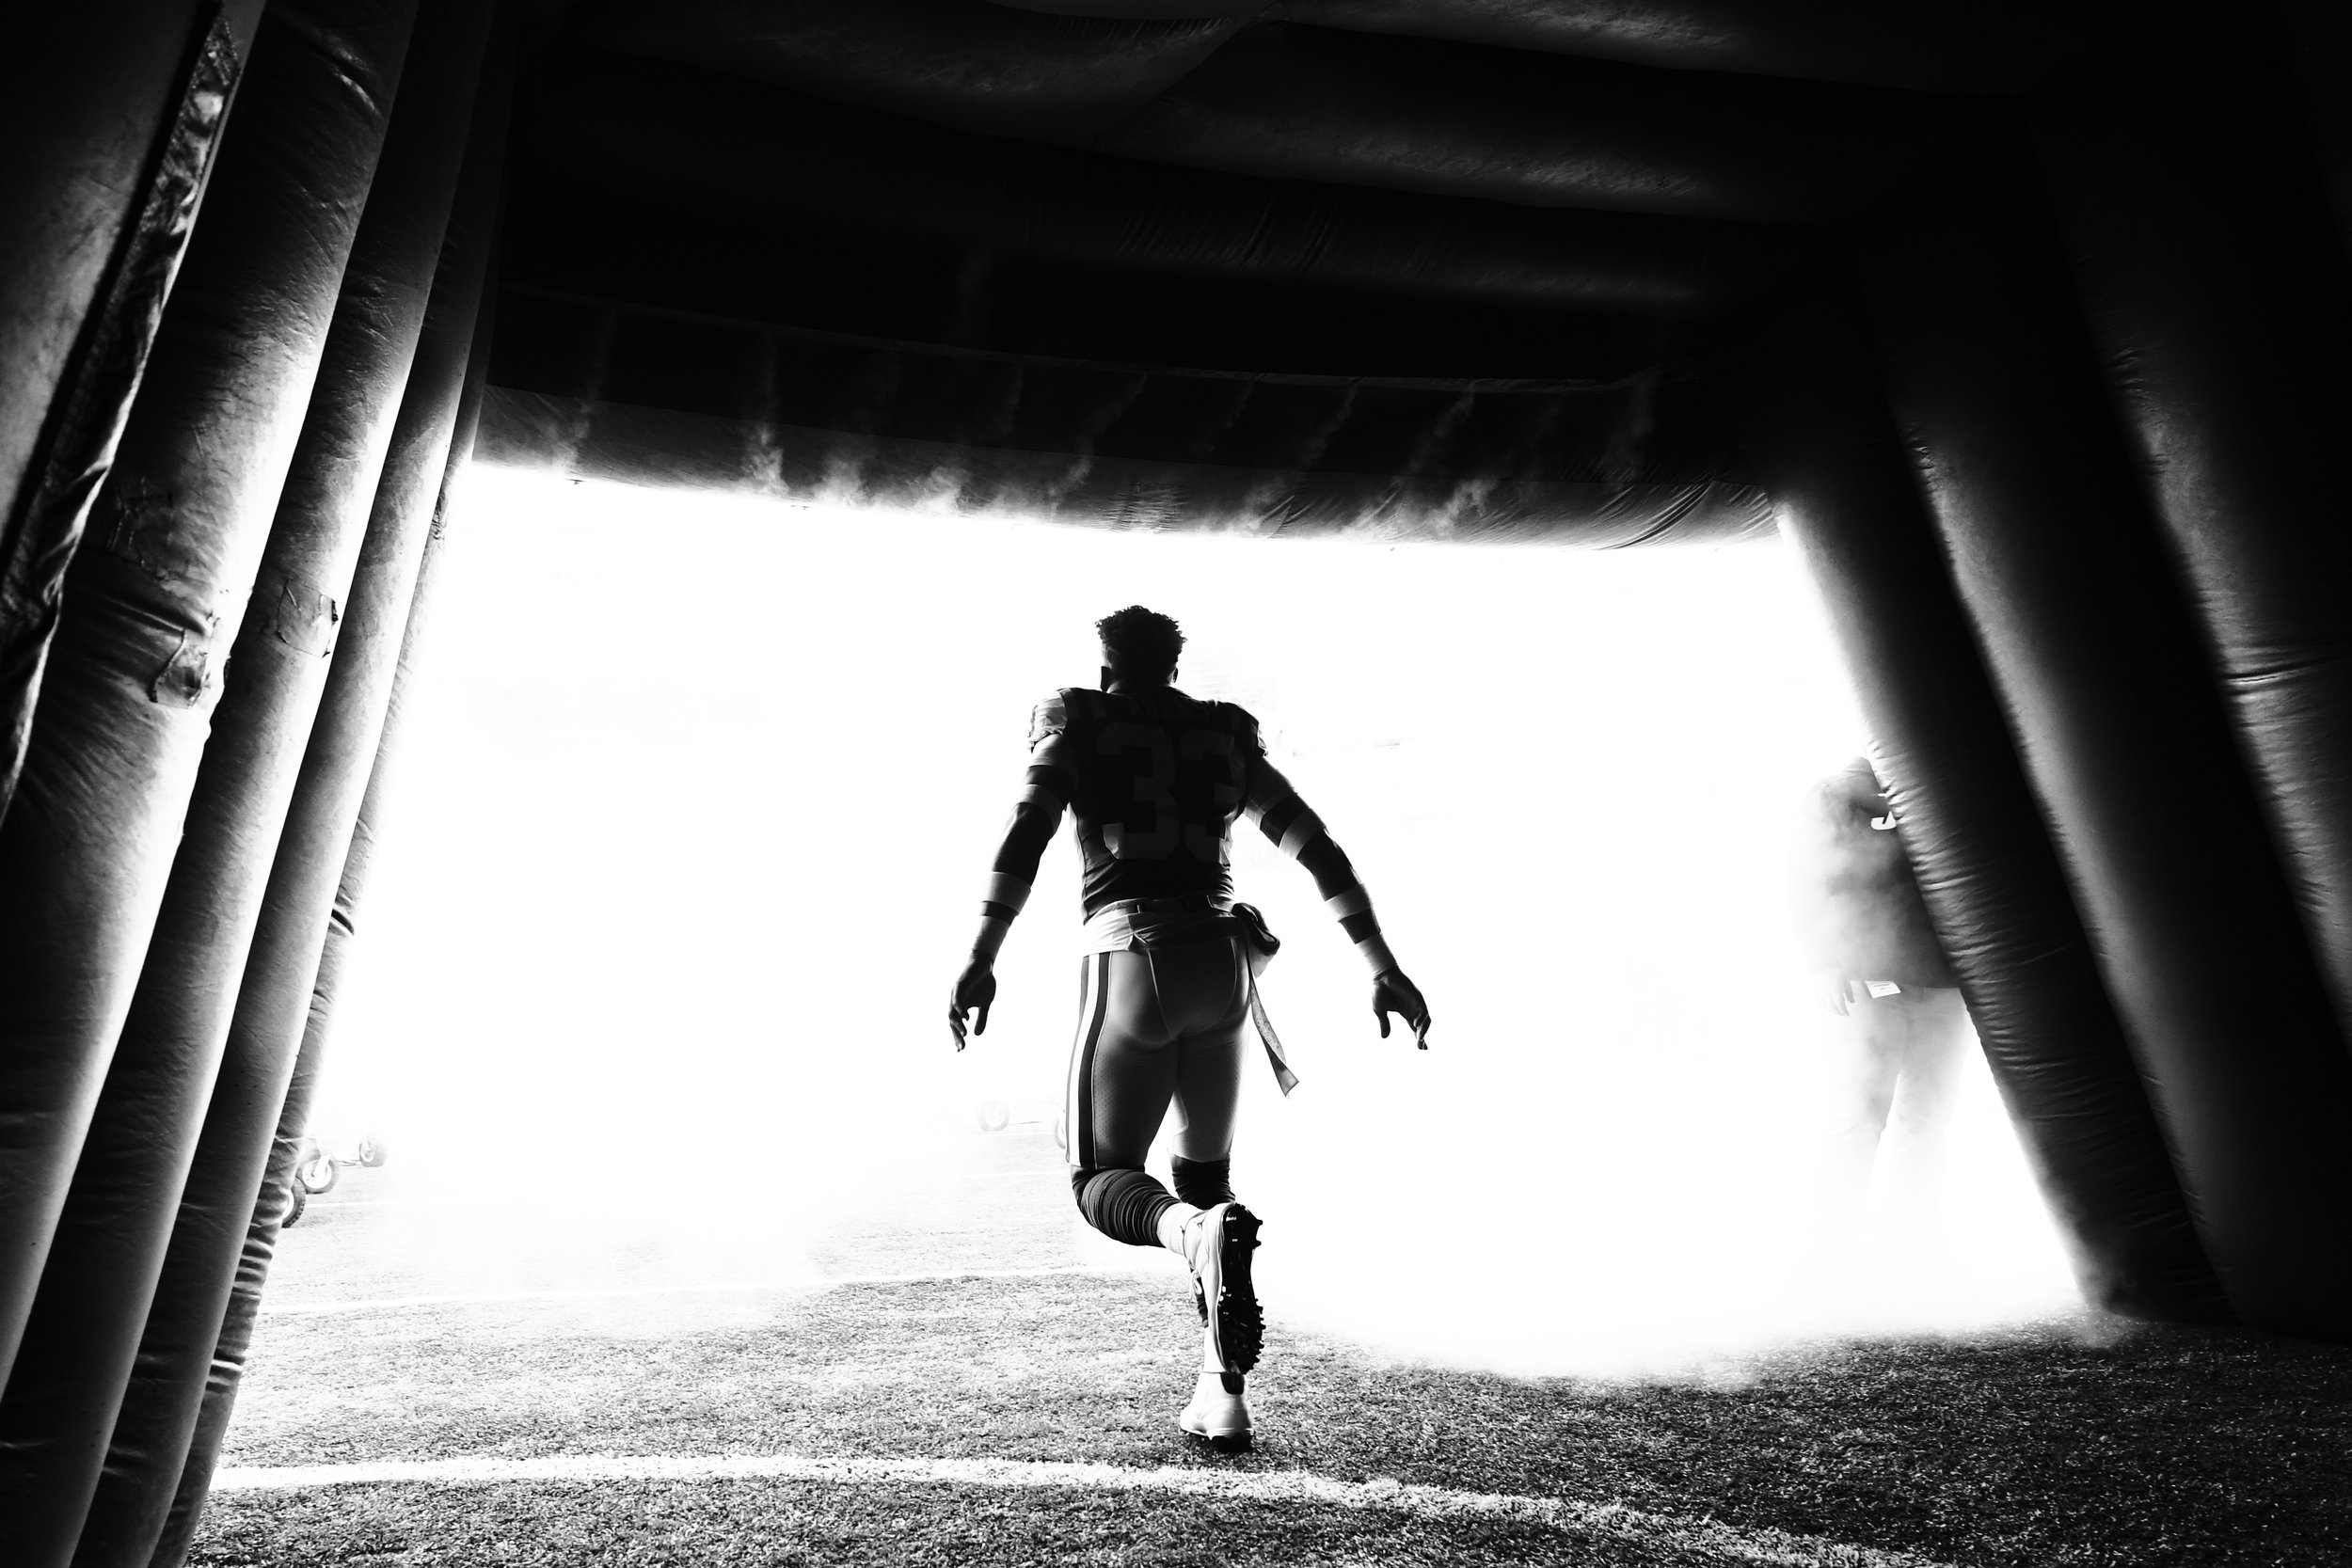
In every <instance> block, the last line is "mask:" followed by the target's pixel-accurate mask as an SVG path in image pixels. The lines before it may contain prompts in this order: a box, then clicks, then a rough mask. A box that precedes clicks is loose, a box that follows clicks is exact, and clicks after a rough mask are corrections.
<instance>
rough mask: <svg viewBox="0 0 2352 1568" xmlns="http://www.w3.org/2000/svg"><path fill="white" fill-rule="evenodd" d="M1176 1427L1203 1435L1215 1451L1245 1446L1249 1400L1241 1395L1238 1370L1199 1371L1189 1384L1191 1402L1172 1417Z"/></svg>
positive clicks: (1241, 1448) (1236, 1450)
mask: <svg viewBox="0 0 2352 1568" xmlns="http://www.w3.org/2000/svg"><path fill="white" fill-rule="evenodd" d="M1176 1424H1177V1426H1178V1427H1180V1428H1181V1429H1183V1430H1184V1431H1185V1432H1188V1433H1192V1435H1194V1436H1195V1437H1200V1438H1205V1439H1207V1441H1208V1444H1209V1447H1211V1448H1213V1449H1216V1451H1217V1452H1219V1453H1240V1452H1241V1451H1242V1450H1244V1449H1247V1448H1248V1447H1249V1402H1248V1400H1246V1399H1244V1398H1243V1397H1242V1380H1241V1374H1240V1373H1239V1372H1202V1373H1201V1374H1200V1377H1199V1379H1198V1380H1196V1381H1195V1382H1194V1384H1193V1386H1192V1402H1191V1403H1190V1404H1188V1405H1186V1406H1184V1414H1182V1415H1180V1416H1178V1417H1177V1418H1176Z"/></svg>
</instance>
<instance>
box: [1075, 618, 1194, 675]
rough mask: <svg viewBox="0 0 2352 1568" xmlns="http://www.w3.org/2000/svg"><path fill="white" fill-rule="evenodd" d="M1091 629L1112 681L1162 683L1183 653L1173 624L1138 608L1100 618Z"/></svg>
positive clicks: (1180, 635) (1179, 634)
mask: <svg viewBox="0 0 2352 1568" xmlns="http://www.w3.org/2000/svg"><path fill="white" fill-rule="evenodd" d="M1094 629H1095V632H1096V633H1097V634H1098V635H1099V636H1100V637H1101V638H1102V639H1103V662H1104V663H1105V664H1107V665H1109V666H1110V667H1111V674H1112V676H1113V677H1114V678H1116V677H1122V676H1125V677H1132V678H1134V679H1136V680H1144V681H1164V680H1166V679H1168V677H1169V676H1170V675H1172V674H1174V673H1176V657H1177V656H1178V655H1179V654H1181V653H1183V652H1184V632H1183V631H1182V630H1181V629H1180V628H1179V627H1178V626H1177V625H1176V623H1175V622H1174V621H1172V620H1170V619H1168V617H1167V616H1165V615H1162V614H1161V613H1160V612H1159V611H1158V610H1146V609H1144V608H1143V607H1142V606H1141V605H1139V604H1131V605H1129V606H1128V607H1127V608H1126V609H1124V610H1115V611H1113V612H1112V613H1111V614H1108V615H1105V616H1104V617H1103V618H1102V619H1101V620H1099V621H1097V622H1095V623H1094Z"/></svg>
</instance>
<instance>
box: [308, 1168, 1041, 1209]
mask: <svg viewBox="0 0 2352 1568" xmlns="http://www.w3.org/2000/svg"><path fill="white" fill-rule="evenodd" d="M1069 1175H1070V1167H1069V1166H1067V1165H1054V1166H1051V1167H1050V1168H1047V1169H1043V1170H964V1171H945V1172H942V1173H941V1174H940V1175H937V1176H894V1177H891V1178H889V1179H888V1180H882V1181H869V1182H866V1183H864V1185H866V1186H869V1187H930V1186H936V1185H937V1184H938V1183H940V1182H942V1181H1001V1180H1005V1179H1007V1178H1008V1177H1014V1176H1058V1177H1062V1178H1065V1179H1066V1178H1068V1176H1069ZM481 1201H482V1197H481V1195H479V1194H476V1195H474V1196H470V1197H314V1198H312V1199H311V1200H310V1202H309V1203H308V1204H306V1205H304V1212H309V1211H310V1210H312V1209H460V1208H470V1207H471V1206H473V1205H475V1204H478V1203H480V1202H481Z"/></svg>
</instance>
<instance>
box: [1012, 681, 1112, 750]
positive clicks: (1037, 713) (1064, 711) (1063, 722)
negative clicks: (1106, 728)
mask: <svg viewBox="0 0 2352 1568" xmlns="http://www.w3.org/2000/svg"><path fill="white" fill-rule="evenodd" d="M1095 695H1098V693H1095V692H1091V691H1089V690H1088V689H1086V688H1084V687H1078V686H1065V687H1063V688H1062V689H1060V690H1058V691H1057V692H1055V693H1054V694H1053V695H1052V696H1050V697H1048V698H1046V699H1045V700H1044V701H1042V702H1041V703H1039V704H1038V705H1037V706H1036V707H1034V708H1032V709H1031V710H1030V712H1029V746H1030V748H1031V749H1032V750H1034V749H1035V748H1036V747H1037V744H1038V743H1039V742H1040V741H1041V740H1043V739H1045V737H1046V736H1055V735H1059V734H1061V733H1062V732H1063V731H1064V730H1066V729H1068V728H1069V727H1070V721H1071V720H1072V719H1073V718H1078V719H1087V718H1096V717H1100V715H1099V714H1098V713H1097V711H1096V709H1095V707H1094V705H1092V704H1090V703H1089V702H1088V701H1087V699H1088V698H1089V697H1090V696H1095Z"/></svg>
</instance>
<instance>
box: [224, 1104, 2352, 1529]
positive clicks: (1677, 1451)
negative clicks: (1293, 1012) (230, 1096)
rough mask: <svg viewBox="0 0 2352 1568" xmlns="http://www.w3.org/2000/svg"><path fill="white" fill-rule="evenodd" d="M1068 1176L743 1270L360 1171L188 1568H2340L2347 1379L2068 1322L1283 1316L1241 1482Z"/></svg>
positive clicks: (1178, 1287)
mask: <svg viewBox="0 0 2352 1568" xmlns="http://www.w3.org/2000/svg"><path fill="white" fill-rule="evenodd" d="M553 1185H554V1184H553V1183H551V1182H548V1181H546V1180H542V1181H541V1182H540V1183H539V1184H538V1190H536V1191H534V1189H533V1187H532V1185H530V1184H523V1185H520V1186H509V1187H506V1188H504V1189H499V1188H495V1187H488V1186H485V1189H484V1190H483V1191H482V1192H481V1193H479V1194H476V1195H464V1196H461V1195H457V1194H453V1193H452V1192H450V1191H448V1190H446V1189H443V1190H437V1191H435V1190H427V1189H423V1188H421V1187H419V1186H418V1185H417V1184H416V1182H415V1180H414V1178H413V1175H412V1173H408V1172H405V1171H404V1170H403V1169H402V1168H401V1167H400V1166H399V1165H398V1164H394V1165H393V1166H389V1167H387V1168H386V1169H384V1170H381V1171H354V1172H349V1173H347V1174H346V1175H345V1177H344V1179H343V1181H342V1184H341V1185H339V1187H338V1188H337V1190H336V1191H334V1192H333V1193H330V1194H328V1195H326V1196H324V1197H322V1198H320V1199H317V1200H315V1201H314V1203H313V1205H312V1208H311V1210H310V1213H309V1215H308V1216H307V1217H306V1218H305V1219H304V1221H303V1223H302V1224H301V1225H300V1226H299V1227H296V1228H295V1229H294V1230H293V1231H291V1232H290V1233H289V1234H288V1236H287V1238H286V1246H285V1250H284V1254H283V1257H282V1260H281V1263H280V1265H279V1270H278V1278H277V1280H276V1281H275V1283H274V1286H273V1291H272V1295H271V1298H270V1303H269V1308H268V1312H267V1315H266V1316H265V1318H264V1320H263V1325H262V1334H261V1337H260V1339H259V1343H258V1345H257V1348H256V1354H255V1363H254V1367H253V1370H252V1373H251V1375H250V1377H249V1378H248V1380H247V1382H246V1388H245V1392H244V1396H243V1399H242V1401H241V1403H240V1406H239V1412H238V1420H237V1424H236V1428H235V1430H234V1432H233V1433H232V1434H231V1438H230V1451H229V1452H228V1454H227V1456H226V1459H225V1465H226V1468H225V1469H224V1471H223V1473H222V1475H221V1477H220V1485H219V1488H218V1489H217V1490H216V1492H215V1497H214V1502H213V1506H212V1511H211V1513H210V1515H209V1517H208V1520H207V1523H206V1526H205V1528H204V1530H203V1533H202V1535H201V1537H200V1539H199V1543H198V1547H197V1551H196V1555H195V1559H194V1560H195V1561H197V1562H199V1563H205V1564H215V1565H229V1564H240V1565H243V1564H251V1565H257V1568H258V1565H264V1564H266V1565H270V1568H294V1565H297V1564H327V1563H355V1564H357V1563H367V1564H391V1563H418V1564H425V1563H430V1564H473V1563H501V1564H504V1563H550V1564H553V1563H564V1564H570V1563H580V1564H591V1563H593V1564H623V1563H628V1564H637V1563H648V1564H650V1563H677V1564H689V1563H691V1564H705V1563H708V1564H728V1565H734V1564H766V1563H803V1562H805V1563H818V1562H843V1563H868V1562H872V1563H883V1562H890V1563H897V1562H918V1563H929V1562H938V1563H949V1562H954V1563H962V1562H1073V1563H1131V1562H1132V1563H1168V1564H1211V1563H1268V1564H1274V1563H1280V1564H1342V1563H1391V1562H1394V1563H1422V1562H1427V1563H1465V1564H1482V1563H1490V1562H1559V1563H1594V1564H1612V1565H1613V1564H1661V1565H1664V1564H1672V1565H1676V1568H1684V1565H1698V1564H1716V1563H1821V1564H1855V1565H1864V1564H1870V1565H1889V1568H1891V1565H1894V1564H1918V1563H1951V1564H1962V1563H1967V1564H2018V1565H2025V1564H2074V1563H2086V1564H2088V1563H2115V1564H2167V1563H2181V1564H2190V1563H2195V1564H2206V1563H2215V1564H2220V1563H2244V1564H2249V1565H2252V1564H2321V1563H2342V1562H2344V1561H2347V1560H2352V1478H2347V1473H2346V1467H2345V1465H2344V1459H2345V1455H2346V1454H2347V1452H2352V1349H2346V1348H2342V1347H2331V1346H2319V1345H2312V1344H2307V1343H2301V1342H2296V1341H2291V1340H2283V1339H2277V1338H2264V1337H2259V1336H2253V1335H2244V1334H2233V1333H2219V1332H2207V1331H2193V1330H2184V1329H2171V1328H2154V1327H2149V1326H2145V1325H2133V1324H2126V1323H2116V1322H2113V1321H2107V1320H2101V1319H2097V1318H2094V1317H2091V1316H2089V1315H2079V1316H2072V1317H2063V1318H2056V1319H2047V1320H2043V1321H2038V1322H2030V1323H2017V1324H2014V1325H2010V1326H2007V1327H2001V1328H1997V1329H1992V1330H1987V1331H1983V1332H1979V1333H1976V1334H1973V1335H1969V1336H1965V1337H1959V1338H1947V1337H1935V1338H1863V1339H1849V1340H1836V1341H1829V1340H1824V1341H1813V1342H1804V1343H1793V1344H1790V1345H1788V1346H1787V1347H1785V1348H1782V1349H1780V1350H1778V1351H1775V1352H1772V1353H1771V1354H1764V1355H1762V1356H1758V1357H1754V1358H1751V1359H1744V1360H1739V1361H1728V1360H1716V1361H1708V1362H1699V1363H1693V1364H1692V1365H1691V1366H1689V1367H1687V1368H1684V1369H1681V1370H1676V1371H1672V1372H1660V1373H1656V1374H1653V1375H1650V1376H1646V1377H1642V1378H1634V1379H1626V1380H1615V1381H1601V1380H1594V1379H1579V1378H1540V1379H1535V1378H1509V1377H1502V1376H1498V1375H1493V1374H1489V1373H1480V1372H1475V1371H1467V1370H1449V1369H1444V1368H1439V1367H1434V1366H1429V1365H1425V1364H1416V1363H1407V1362H1400V1361H1398V1360H1395V1359H1393V1358H1391V1357H1388V1356H1384V1355H1382V1354H1377V1353H1375V1352H1373V1351H1369V1350H1367V1349H1365V1348H1363V1347H1361V1346H1359V1345H1356V1344H1352V1343H1349V1342H1347V1341H1345V1340H1343V1339H1339V1338H1333V1337H1330V1336H1328V1335H1323V1334H1318V1333H1314V1332H1310V1331H1308V1330H1305V1329H1303V1328H1300V1327H1298V1326H1296V1325H1295V1323H1286V1322H1285V1319H1284V1316H1283V1309H1282V1303H1281V1301H1280V1300H1279V1298H1277V1299H1274V1300H1271V1301H1270V1302H1269V1309H1270V1315H1271V1320H1272V1321H1271V1325H1270V1331H1269V1334H1270V1338H1269V1351H1268V1355H1267V1360H1266V1364H1265V1366H1264V1368H1263V1371H1262V1373H1261V1374H1260V1375H1259V1376H1257V1377H1254V1378H1253V1379H1252V1380H1251V1389H1252V1394H1253V1400H1254V1402H1255V1403H1256V1405H1257V1406H1258V1417H1259V1422H1260V1432H1259V1441H1258V1446H1257V1449H1256V1450H1255V1451H1254V1452H1252V1453H1249V1454H1247V1455H1242V1456H1236V1457H1231V1458H1221V1457H1217V1456H1215V1455H1211V1454H1208V1453H1206V1452H1205V1451H1203V1450H1201V1449H1198V1448H1196V1447H1194V1446H1193V1445H1192V1444H1191V1443H1190V1441H1189V1440H1187V1439H1184V1437H1182V1435H1181V1434H1180V1433H1177V1432H1176V1430H1175V1428H1174V1425H1173V1417H1174V1414H1175V1412H1176V1410H1177V1409H1178V1408H1179V1406H1180V1405H1181V1404H1182V1403H1183V1401H1184V1396H1185V1393H1186V1391H1187V1388H1188V1386H1189V1381H1190V1361H1189V1356H1188V1352H1189V1349H1190V1346H1191V1343H1192V1339H1191V1330H1192V1325H1193V1322H1194V1320H1193V1317H1192V1309H1191V1306H1190V1302H1189V1297H1188V1294H1187V1292H1186V1291H1185V1290H1184V1283H1183V1280H1182V1276H1181V1273H1180V1271H1179V1270H1178V1269H1177V1267H1176V1265H1175V1263H1174V1260H1173V1259H1168V1258H1165V1257H1161V1256H1157V1255H1152V1254H1146V1253H1140V1252H1133V1251H1129V1250H1127V1249H1120V1248H1115V1247H1112V1246H1110V1245H1109V1244H1108V1243H1100V1242H1099V1240H1098V1239H1094V1238H1091V1237H1089V1236H1087V1235H1085V1234H1084V1233H1083V1232H1082V1231H1080V1230H1078V1228H1077V1221H1076V1219H1075V1216H1074V1214H1073V1212H1071V1209H1070V1205H1069V1202H1068V1196H1067V1192H1068V1189H1067V1186H1066V1184H1065V1182H1064V1180H1063V1179H1062V1177H1061V1175H1060V1173H1059V1171H1058V1170H1057V1159H1056V1154H1055V1150H1054V1148H1053V1146H1052V1145H1051V1143H1050V1141H1049V1140H1048V1139H1047V1138H1046V1137H1045V1135H1044V1134H1043V1132H1042V1131H1041V1130H1040V1129H1038V1128H1036V1127H1034V1126H1016V1127H1015V1128H1013V1129H1012V1130H1010V1131H1009V1132H1002V1133H998V1134H994V1135H985V1134H980V1133H977V1132H975V1133H972V1134H969V1135H967V1136H966V1137H964V1138H963V1139H962V1140H961V1142H960V1143H954V1144H950V1145H948V1146H946V1153H945V1155H944V1156H943V1160H942V1163H941V1168H940V1169H939V1170H937V1171H936V1172H935V1173H933V1174H931V1175H930V1176H928V1177H926V1178H924V1179H920V1180H903V1181H900V1182H898V1184H897V1185H895V1186H883V1185H881V1184H871V1183H869V1184H854V1183H853V1184H850V1190H848V1191H844V1192H842V1193H838V1194H831V1195H822V1196H824V1198H825V1200H826V1202H827V1203H828V1204H830V1205H832V1206H833V1207H832V1208H831V1209H830V1210H829V1212H833V1213H834V1216H835V1217H834V1219H833V1221H832V1222H831V1224H830V1227H818V1228H815V1229H811V1228H809V1227H805V1226H803V1227H798V1228H795V1229H793V1230H792V1231H791V1232H790V1235H791V1240H790V1243H789V1245H788V1247H786V1246H781V1245H780V1246H779V1247H777V1248H775V1249H771V1250H770V1251H768V1252H765V1253H763V1251H762V1246H761V1243H760V1241H759V1238H758V1236H757V1234H756V1233H755V1232H756V1231H757V1228H758V1227H755V1226H754V1227H739V1228H744V1229H747V1230H748V1231H749V1232H753V1233H750V1234H739V1235H735V1236H733V1237H732V1238H730V1239H728V1241H727V1244H726V1245H724V1246H718V1245H715V1244H714V1243H712V1242H711V1241H710V1239H709V1237H708V1236H707V1235H705V1236H704V1237H703V1239H702V1240H700V1241H692V1242H681V1241H679V1240H678V1238H677V1236H676V1235H675V1234H668V1233H666V1232H665V1231H664V1230H663V1229H662V1228H661V1227H659V1226H654V1227H647V1226H644V1225H641V1224H640V1223H638V1220H633V1219H631V1218H630V1217H629V1216H628V1214H627V1213H624V1212H620V1211H618V1210H610V1209H609V1210H607V1211H605V1212H603V1214H602V1217H601V1218H600V1219H598V1220H597V1221H596V1223H593V1224H581V1223H580V1222H578V1221H577V1220H576V1219H573V1220H565V1219H562V1218H561V1216H563V1215H564V1214H576V1213H577V1212H580V1205H578V1204H576V1203H573V1204H566V1203H564V1202H560V1201H557V1198H558V1197H559V1196H560V1195H559V1194H555V1193H551V1192H550V1191H549V1190H548V1189H549V1188H550V1187H552V1186H553ZM692 1199H693V1192H692V1187H691V1183H680V1184H679V1186H678V1188H677V1189H676V1191H675V1193H673V1194H670V1195H666V1196H665V1197H664V1201H663V1202H662V1203H661V1204H659V1205H656V1206H654V1209H653V1210H648V1211H645V1212H658V1211H662V1210H667V1211H670V1212H678V1213H683V1212H691V1209H692ZM777 1201H778V1205H779V1207H783V1206H786V1205H785V1198H784V1196H783V1195H778V1199H777ZM639 1217H640V1219H642V1218H643V1214H641V1215H640V1216H639ZM1281 1244H1282V1225H1281V1216H1280V1215H1279V1214H1274V1215H1270V1216H1268V1227H1267V1247H1268V1249H1269V1255H1271V1254H1272V1252H1273V1249H1276V1248H1279V1247H1280V1245H1281ZM493 1253H495V1255H496V1257H497V1259H498V1262H499V1264H500V1266H499V1267H498V1268H497V1269H495V1270H489V1269H485V1266H484V1265H485V1259H487V1258H488V1257H490V1256H491V1255H492V1254H493ZM845 1279H846V1280H857V1281H863V1282H862V1283H847V1284H823V1283H817V1282H818V1281H837V1280H845ZM1377 1283H1378V1282H1377V1274H1376V1271H1368V1273H1367V1276H1366V1284H1365V1288H1366V1289H1377Z"/></svg>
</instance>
